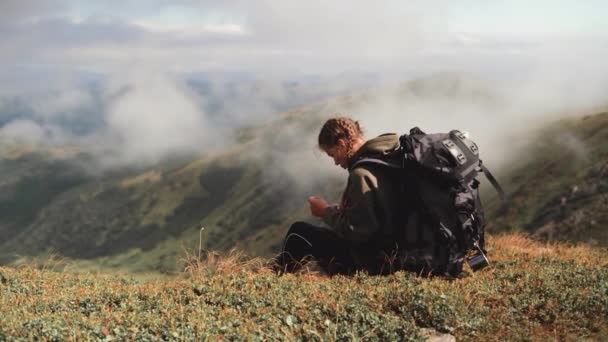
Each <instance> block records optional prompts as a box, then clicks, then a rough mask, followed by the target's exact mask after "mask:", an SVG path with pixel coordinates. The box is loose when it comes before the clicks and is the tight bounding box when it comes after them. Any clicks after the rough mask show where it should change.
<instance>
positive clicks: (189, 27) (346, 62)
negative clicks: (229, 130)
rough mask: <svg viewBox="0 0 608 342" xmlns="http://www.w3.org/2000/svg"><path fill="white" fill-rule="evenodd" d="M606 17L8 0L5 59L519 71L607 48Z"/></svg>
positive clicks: (3, 11)
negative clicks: (555, 57)
mask: <svg viewBox="0 0 608 342" xmlns="http://www.w3.org/2000/svg"><path fill="white" fill-rule="evenodd" d="M606 17H608V2H606V1H602V0H587V1H576V0H555V1H545V0H537V1H533V2H529V1H523V0H522V1H516V0H514V1H483V0H464V1H438V0H430V1H380V2H373V3H372V2H370V1H353V0H349V1H342V0H334V1H320V0H309V1H289V0H280V1H269V0H262V1H238V0H227V1H204V0H203V1H188V0H181V1H180V0H178V1H165V0H121V1H115V0H106V1H77V0H38V1H35V0H2V1H1V2H0V68H1V69H2V71H4V72H7V71H10V70H11V69H12V70H14V69H15V68H27V69H31V68H43V69H44V68H51V69H65V70H86V71H95V72H109V71H114V70H116V68H119V67H120V68H129V67H130V66H131V65H137V64H140V63H145V64H148V65H154V67H155V68H161V69H163V70H168V71H183V72H192V71H210V70H214V71H225V70H231V71H253V72H268V73H270V72H274V73H280V74H298V73H313V74H317V73H338V72H342V71H389V72H393V71H395V70H400V71H412V70H427V69H428V70H433V69H450V68H452V69H457V68H467V69H474V68H476V67H477V68H479V69H481V70H484V68H486V69H487V68H494V69H496V68H503V69H506V70H509V72H510V71H511V70H523V69H524V68H526V67H530V65H534V64H535V63H539V59H541V58H543V59H544V58H547V56H550V55H551V54H549V53H547V51H549V50H552V49H553V50H560V49H565V48H567V49H569V50H570V51H572V50H573V49H576V50H578V51H577V52H576V53H577V54H579V55H580V54H587V55H588V56H589V57H593V58H599V57H601V56H604V57H605V52H606V49H607V46H608V21H607V20H605V18H606Z"/></svg>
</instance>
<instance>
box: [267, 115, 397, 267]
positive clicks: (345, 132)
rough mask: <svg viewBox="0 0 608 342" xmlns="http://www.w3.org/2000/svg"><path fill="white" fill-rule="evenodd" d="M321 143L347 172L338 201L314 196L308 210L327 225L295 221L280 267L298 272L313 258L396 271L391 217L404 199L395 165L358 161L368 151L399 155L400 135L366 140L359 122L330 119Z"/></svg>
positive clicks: (385, 157)
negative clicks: (386, 165) (393, 268)
mask: <svg viewBox="0 0 608 342" xmlns="http://www.w3.org/2000/svg"><path fill="white" fill-rule="evenodd" d="M318 143H319V148H320V149H321V150H323V151H324V152H325V153H326V154H327V155H328V156H329V157H330V158H333V160H334V163H335V164H336V165H338V166H340V167H342V168H344V169H346V170H348V172H349V176H348V181H347V185H346V188H345V190H344V193H343V194H342V199H341V201H340V203H339V204H336V205H329V204H328V203H327V201H325V200H324V199H322V198H318V197H310V198H309V199H308V201H309V204H310V211H311V213H312V215H313V216H316V217H320V218H322V219H323V221H324V222H325V223H326V225H327V226H315V225H311V224H308V223H305V222H296V223H294V224H293V225H292V226H291V227H290V229H289V231H288V233H287V235H286V237H285V240H284V243H283V250H282V252H281V254H280V255H279V256H278V258H277V260H276V261H277V270H278V271H279V272H280V273H282V272H294V271H296V270H298V269H299V268H300V267H301V266H302V265H303V264H304V263H305V262H307V261H309V260H310V259H315V260H316V261H317V262H318V264H319V265H320V266H321V267H322V268H324V270H325V271H326V272H327V273H329V274H334V273H343V274H348V273H352V272H354V271H356V270H367V271H368V272H369V273H371V274H377V273H384V272H388V271H392V270H391V267H392V265H393V263H392V261H394V260H393V259H392V258H391V252H390V251H391V250H392V247H394V243H395V242H394V240H395V239H394V238H393V236H394V234H393V231H394V228H393V222H397V220H398V217H397V216H398V215H399V213H400V212H401V210H399V207H398V206H400V205H403V203H401V202H402V201H400V200H399V194H400V189H399V187H398V186H395V175H394V174H393V173H394V172H396V170H395V169H391V168H387V167H383V166H381V165H373V164H361V165H355V162H357V161H358V160H360V159H362V158H366V157H375V158H379V157H381V158H382V160H390V159H392V158H394V159H395V160H398V158H399V155H398V153H399V152H398V150H399V136H398V135H396V134H384V135H381V136H379V137H376V138H373V139H371V140H367V141H366V140H365V139H364V135H363V130H362V129H361V127H360V125H359V123H358V122H357V121H354V120H352V119H350V118H346V117H338V118H333V119H329V120H327V122H326V123H325V124H324V125H323V127H322V128H321V131H320V133H319V142H318Z"/></svg>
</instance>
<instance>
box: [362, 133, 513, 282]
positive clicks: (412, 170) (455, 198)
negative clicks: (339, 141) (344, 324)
mask: <svg viewBox="0 0 608 342" xmlns="http://www.w3.org/2000/svg"><path fill="white" fill-rule="evenodd" d="M399 142H400V150H399V152H400V156H399V159H398V160H397V161H396V160H394V159H392V160H386V159H384V158H382V157H378V158H375V157H366V158H363V159H360V160H358V161H356V162H355V163H354V164H353V165H352V167H351V169H354V168H355V167H357V166H360V165H362V164H367V163H369V164H376V165H385V166H387V167H390V168H393V169H400V170H402V171H400V172H399V174H400V186H401V187H402V191H403V203H402V209H403V210H401V215H402V217H401V218H400V220H399V222H402V226H403V229H399V230H398V231H397V232H395V234H396V235H397V236H395V237H394V240H395V241H396V248H397V249H398V252H399V253H398V256H399V260H400V263H401V266H402V267H404V268H406V269H412V270H415V271H418V272H420V273H426V274H447V275H450V276H456V275H458V274H460V273H461V271H462V267H463V262H464V261H465V260H466V261H467V262H468V264H469V265H470V266H471V268H472V269H473V270H474V271H476V270H478V269H481V268H483V267H485V266H487V265H488V264H489V261H488V259H487V257H486V253H485V252H486V251H485V249H484V244H485V241H484V226H485V224H484V213H483V208H482V205H481V200H480V197H479V181H478V180H477V176H478V175H479V173H484V174H485V175H486V177H487V178H488V180H489V181H490V183H491V184H492V185H493V186H494V187H495V188H496V190H497V191H498V193H499V195H500V197H501V198H502V199H503V200H504V196H505V195H504V191H503V190H502V188H501V187H500V185H499V184H498V182H497V181H496V179H495V178H494V177H493V176H492V174H491V173H490V171H489V170H488V169H487V168H486V167H485V166H484V165H483V163H482V161H481V159H479V149H478V147H477V145H476V144H475V143H474V142H473V141H472V140H470V139H469V138H468V136H467V134H465V133H463V132H461V131H458V130H453V131H451V132H449V133H438V134H426V133H424V132H423V131H421V130H420V129H419V128H418V127H415V128H412V129H411V130H410V134H405V135H402V136H401V137H400V138H399Z"/></svg>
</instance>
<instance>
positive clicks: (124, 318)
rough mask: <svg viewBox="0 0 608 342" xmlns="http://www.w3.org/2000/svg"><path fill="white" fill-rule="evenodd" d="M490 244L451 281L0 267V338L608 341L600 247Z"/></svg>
mask: <svg viewBox="0 0 608 342" xmlns="http://www.w3.org/2000/svg"><path fill="white" fill-rule="evenodd" d="M489 249H490V256H491V259H492V262H493V265H492V266H491V268H488V269H485V270H483V271H481V272H478V273H473V274H471V275H470V276H469V277H467V278H464V279H460V280H455V281H447V280H443V279H423V278H418V277H416V276H415V275H413V274H409V273H403V272H399V273H396V274H394V275H391V276H384V277H382V276H380V277H375V276H368V275H366V274H364V273H360V274H357V275H355V276H353V277H343V276H335V277H332V278H327V277H325V276H322V275H320V274H317V273H314V272H302V273H301V274H296V275H286V276H284V277H277V276H275V275H274V274H272V273H270V272H269V271H268V270H267V269H265V268H264V267H263V263H264V262H263V260H260V259H249V260H246V259H244V258H242V257H239V256H238V255H235V254H232V255H229V256H224V257H217V256H216V255H214V254H211V255H210V256H209V258H208V259H207V260H206V261H205V262H198V261H196V260H195V259H194V258H190V259H189V260H186V262H185V265H186V266H187V267H186V268H185V271H184V272H183V273H180V274H179V275H178V276H177V277H173V278H168V279H154V280H150V279H134V278H133V277H127V276H121V275H96V274H74V273H69V272H57V271H53V270H51V268H53V267H54V268H55V269H56V268H62V267H64V266H65V265H63V266H62V265H61V264H58V263H46V264H41V265H40V267H33V265H30V266H27V267H21V268H0V273H1V274H2V276H1V277H0V278H1V282H0V316H1V317H2V320H0V339H7V338H8V339H12V338H23V339H28V338H29V339H32V338H34V337H37V338H40V339H46V340H59V339H70V340H83V339H105V340H111V339H148V340H156V339H166V340H192V339H196V340H218V339H222V338H224V339H230V340H269V339H270V340H271V339H277V338H281V339H290V340H291V339H303V340H350V339H355V340H420V339H422V338H423V330H422V328H431V329H434V330H436V331H438V332H442V333H450V334H452V335H454V336H455V337H456V338H457V339H458V340H461V339H462V340H488V339H491V340H542V339H551V340H564V339H567V340H575V339H581V338H588V339H596V340H602V339H604V340H605V339H606V338H608V256H607V255H608V254H606V252H607V251H606V250H605V249H604V250H602V249H592V248H590V247H585V246H568V245H564V244H542V243H538V242H533V241H531V240H529V239H527V238H525V237H522V236H519V235H504V236H497V237H493V238H490V240H489ZM532 270H533V271H532Z"/></svg>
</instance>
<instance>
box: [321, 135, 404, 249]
mask: <svg viewBox="0 0 608 342" xmlns="http://www.w3.org/2000/svg"><path fill="white" fill-rule="evenodd" d="M398 148H399V136H398V135H397V134H384V135H381V136H379V137H376V138H374V139H371V140H368V141H367V142H366V143H365V144H364V145H363V146H362V147H361V148H360V149H359V150H358V151H357V153H356V154H355V155H354V156H353V157H352V158H350V159H349V161H348V164H349V176H348V182H347V185H346V189H345V190H344V193H343V195H342V196H343V197H342V201H341V204H340V205H338V206H332V207H330V208H328V210H327V211H326V213H325V215H324V217H323V219H324V221H325V223H327V224H328V225H329V226H330V227H331V228H332V229H333V230H334V231H335V232H337V233H338V235H340V236H341V237H343V238H344V239H346V240H348V241H351V242H352V244H353V246H355V247H360V248H363V249H366V248H367V249H368V251H370V252H371V253H372V254H373V253H375V252H374V251H372V249H374V248H375V247H377V246H378V245H383V244H386V243H390V242H391V236H394V234H393V230H394V229H395V227H394V223H395V221H396V220H397V219H396V218H397V217H398V216H397V215H398V214H399V211H400V207H399V205H400V204H401V201H400V194H401V192H400V190H399V188H398V186H397V184H395V183H396V182H395V174H394V173H395V172H396V170H395V169H391V168H388V167H385V166H381V165H370V164H363V165H358V166H357V167H355V168H354V169H351V167H352V166H353V164H354V163H355V162H356V161H357V160H359V159H361V158H364V157H378V156H382V158H383V159H385V160H386V159H393V158H394V159H395V160H397V159H398V155H397V149H398ZM397 172H398V171H397Z"/></svg>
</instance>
